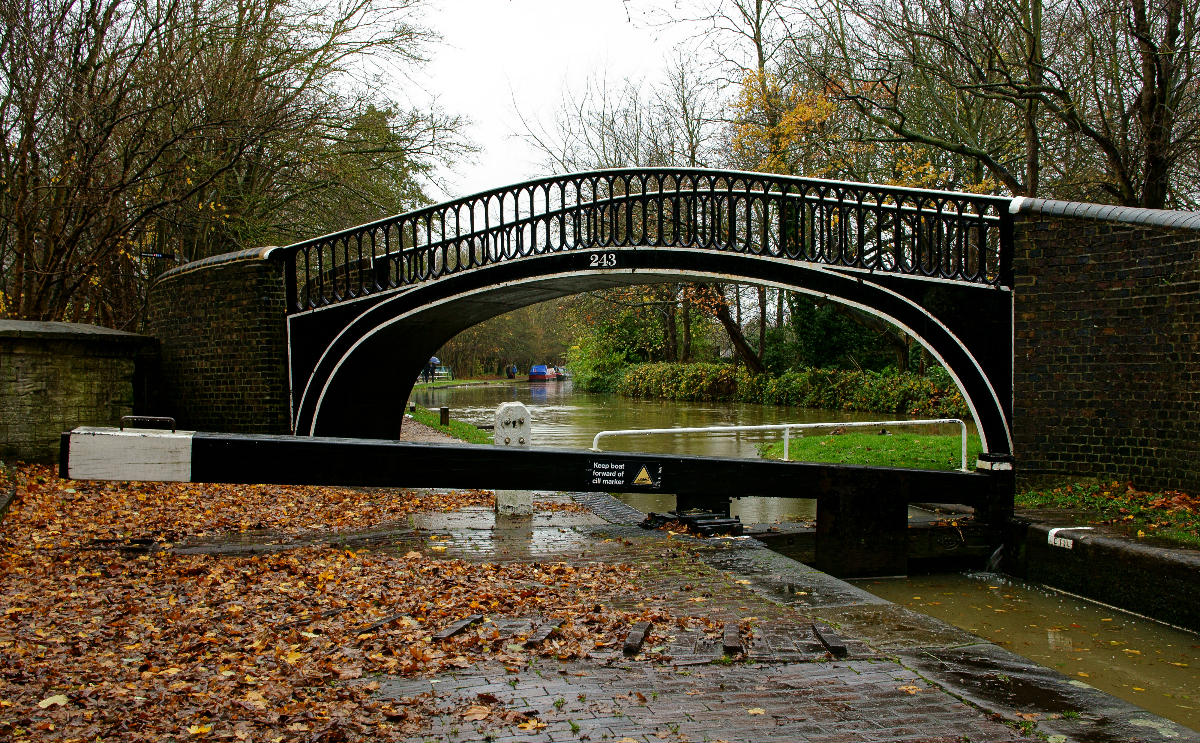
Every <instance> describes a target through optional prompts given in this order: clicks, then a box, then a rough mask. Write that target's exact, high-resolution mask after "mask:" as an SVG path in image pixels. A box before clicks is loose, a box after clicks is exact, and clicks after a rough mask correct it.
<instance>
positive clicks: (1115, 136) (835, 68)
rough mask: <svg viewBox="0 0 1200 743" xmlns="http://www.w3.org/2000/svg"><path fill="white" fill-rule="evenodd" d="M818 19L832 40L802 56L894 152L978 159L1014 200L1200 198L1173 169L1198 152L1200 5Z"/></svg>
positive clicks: (964, 2)
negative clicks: (909, 148) (895, 145)
mask: <svg viewBox="0 0 1200 743" xmlns="http://www.w3.org/2000/svg"><path fill="white" fill-rule="evenodd" d="M804 12H805V13H807V14H808V17H809V18H810V20H811V22H812V26H811V30H812V32H813V33H815V34H816V36H817V38H818V39H819V43H817V44H805V45H802V46H798V47H797V50H798V52H799V55H800V56H801V57H803V58H804V59H805V63H806V65H807V67H808V69H809V70H810V71H811V72H813V73H814V74H818V75H820V76H821V77H822V78H823V80H824V84H825V86H826V87H827V89H828V90H829V91H830V92H831V94H833V95H834V96H835V97H837V98H838V99H839V100H841V101H843V102H845V103H848V104H850V105H852V106H853V107H854V108H855V110H857V112H858V113H859V114H860V115H861V116H862V117H863V119H864V120H865V121H866V122H869V123H870V124H871V125H873V126H874V127H875V128H876V129H877V130H878V131H879V132H886V133H888V134H890V136H891V137H892V138H894V140H896V141H900V142H910V143H917V144H919V145H922V146H926V147H929V148H933V149H936V150H941V151H944V152H947V153H952V154H954V155H957V156H959V157H961V158H963V159H964V160H965V161H968V162H974V163H976V164H977V165H978V166H979V167H981V168H983V169H984V170H985V171H986V172H987V174H989V175H990V176H991V177H992V178H994V179H995V180H996V181H997V182H998V183H1000V184H1001V185H1002V186H1003V187H1004V188H1005V189H1006V190H1008V191H1009V192H1010V193H1013V194H1023V195H1042V194H1043V193H1047V194H1049V195H1054V196H1059V197H1067V198H1093V199H1104V200H1112V201H1116V202H1117V203H1121V204H1126V205H1137V206H1148V207H1156V208H1161V207H1164V206H1167V205H1168V204H1171V203H1175V204H1179V205H1185V204H1188V203H1191V200H1192V199H1193V198H1194V188H1191V187H1189V186H1187V185H1186V184H1179V183H1177V182H1176V180H1175V179H1173V177H1172V173H1173V169H1175V168H1177V166H1178V164H1179V163H1181V162H1183V161H1185V160H1191V159H1194V158H1195V155H1196V153H1197V145H1198V144H1200V143H1198V141H1197V131H1198V130H1197V127H1198V126H1200V86H1198V85H1197V78H1196V69H1195V68H1196V55H1197V54H1198V53H1200V50H1198V49H1197V47H1196V44H1197V30H1198V29H1197V25H1198V21H1197V18H1198V16H1200V1H1198V0H1158V1H1157V2H1147V0H1057V1H1053V0H1052V2H1049V3H1047V2H1043V0H1020V1H1019V2H1016V3H1009V2H1001V1H1000V0H911V1H909V0H905V1H903V2H901V0H872V1H870V2H866V3H857V2H856V3H850V2H844V1H843V0H834V2H831V3H828V4H824V5H821V6H818V7H816V8H815V9H814V8H812V7H810V6H805V8H804ZM814 50H820V51H819V53H814ZM873 136H877V137H878V136H879V135H878V134H874V135H873ZM1047 176H1052V178H1051V179H1048V178H1047ZM1048 180H1049V182H1048ZM1181 185H1182V188H1181ZM1189 194H1191V195H1189Z"/></svg>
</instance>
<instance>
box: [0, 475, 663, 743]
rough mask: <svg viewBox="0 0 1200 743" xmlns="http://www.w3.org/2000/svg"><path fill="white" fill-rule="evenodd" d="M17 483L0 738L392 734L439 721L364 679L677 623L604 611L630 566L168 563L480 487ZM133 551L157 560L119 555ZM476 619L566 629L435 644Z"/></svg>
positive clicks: (556, 649) (3, 542) (2, 573)
mask: <svg viewBox="0 0 1200 743" xmlns="http://www.w3.org/2000/svg"><path fill="white" fill-rule="evenodd" d="M13 480H14V482H15V483H16V485H17V488H18V498H17V500H16V502H15V503H14V504H13V506H12V508H11V509H10V511H9V513H8V515H7V516H6V518H5V521H4V529H3V531H0V596H2V597H3V603H4V607H3V614H2V615H0V700H3V703H2V704H0V739H3V740H13V741H20V740H33V739H37V740H45V741H54V740H62V741H65V740H71V739H76V740H78V739H84V740H99V739H114V740H115V739H120V740H134V741H139V740H147V741H149V740H165V739H179V738H181V737H188V736H191V737H197V738H200V737H205V738H221V739H235V740H282V741H291V740H301V739H303V740H314V741H318V740H319V741H369V740H388V739H398V738H405V737H408V736H410V735H411V734H413V733H414V732H415V731H418V730H420V729H421V725H422V724H423V722H424V720H425V719H426V715H428V714H433V713H437V712H438V710H437V709H436V708H435V706H434V705H433V703H432V701H431V699H430V698H427V697H414V698H407V697H406V698H405V699H404V700H401V701H395V700H392V701H387V700H382V699H379V698H377V697H375V696H374V695H373V691H374V690H376V689H378V688H379V683H378V682H376V681H370V682H366V683H364V678H369V677H370V676H371V675H375V674H399V675H415V674H432V673H437V672H440V671H443V670H447V669H452V668H462V667H466V666H469V665H471V664H473V663H477V662H480V661H481V660H482V659H484V658H497V659H499V660H500V662H502V663H504V664H505V665H506V666H508V667H510V668H513V669H524V668H528V664H529V662H530V659H531V658H532V657H533V656H535V655H545V656H549V657H556V658H563V659H570V658H583V657H587V656H588V655H589V654H590V653H592V652H593V651H594V650H595V649H596V648H597V647H611V646H614V645H615V644H617V643H618V641H619V638H620V637H621V636H622V633H623V632H624V631H625V630H627V628H628V626H629V625H630V624H631V623H632V622H633V621H637V620H639V619H642V618H653V619H654V620H655V621H656V622H660V623H664V624H665V623H667V622H677V621H682V620H680V619H676V618H672V617H670V616H668V615H667V614H666V613H665V612H663V611H662V610H650V609H641V610H639V611H638V613H637V614H634V613H631V612H620V611H615V610H613V609H610V608H606V607H605V606H604V603H605V602H606V601H607V600H608V598H609V597H611V596H613V595H627V594H629V593H630V592H632V591H634V590H635V588H634V586H633V584H632V583H631V580H632V579H633V578H634V577H636V570H634V569H633V568H631V567H630V566H627V565H616V564H596V565H574V566H572V565H565V564H553V563H540V564H526V563H518V562H512V563H502V564H497V563H469V562H465V561H462V560H447V559H441V558H440V557H438V556H437V555H426V554H422V553H420V552H417V551H416V550H411V551H407V552H406V553H404V554H401V553H399V552H387V551H384V550H379V551H358V552H355V551H351V550H346V549H342V548H338V547H334V546H330V545H327V544H324V543H322V542H321V541H320V539H316V540H314V543H313V544H310V545H308V546H299V547H295V548H292V549H287V550H275V551H264V552H259V553H257V554H245V553H242V554H233V555H217V554H198V553H188V554H185V553H180V552H176V551H172V550H169V549H162V548H164V547H166V546H167V545H169V544H172V543H174V544H178V543H183V542H187V541H188V540H191V539H195V538H208V539H217V538H220V539H225V538H227V536H226V535H228V534H237V533H240V532H246V531H251V530H259V529H268V530H271V533H272V534H286V535H296V534H302V535H303V534H317V536H318V537H320V533H321V532H322V531H328V532H336V531H338V530H343V529H358V528H365V527H368V526H378V524H380V523H384V522H391V521H396V520H405V523H406V524H407V521H406V517H407V515H408V514H411V513H415V512H418V511H422V510H442V509H457V508H461V507H465V506H470V505H481V504H485V503H490V495H488V494H484V493H480V492H478V491H468V492H464V493H449V494H426V493H421V494H417V493H412V492H408V491H403V490H372V491H365V490H348V489H340V488H327V489H323V488H300V487H280V486H259V485H224V486H220V485H181V484H177V483H86V482H71V483H68V482H64V481H60V480H58V479H57V478H55V477H54V476H53V473H52V471H51V470H49V468H45V467H38V466H22V467H20V468H18V469H17V470H15V474H14V475H13ZM105 540H108V541H105ZM129 546H137V547H139V548H140V547H146V546H151V547H155V549H139V550H129V549H125V550H123V551H122V550H118V549H114V547H129ZM475 613H479V614H484V615H486V617H510V618H511V617H536V618H537V621H538V622H548V621H551V620H555V621H559V622H561V624H560V625H559V626H558V627H557V629H556V631H555V634H554V636H553V637H552V638H549V639H547V640H546V641H545V642H543V643H541V644H540V645H538V646H537V647H536V648H530V649H527V648H525V647H524V646H523V644H522V643H521V642H520V640H521V639H523V638H514V637H511V636H504V635H502V634H501V633H500V632H498V631H497V630H496V629H495V625H493V624H489V623H488V622H487V621H486V620H485V621H484V622H483V623H480V624H478V625H475V626H473V627H471V628H470V629H469V630H468V631H465V632H463V633H462V634H460V635H457V636H455V637H452V638H449V639H447V640H445V641H442V642H431V638H432V637H433V635H434V634H435V633H436V632H438V631H439V630H440V629H442V628H444V627H446V626H447V625H449V624H451V623H453V622H454V621H456V620H459V619H462V618H463V617H466V616H468V615H471V614H475ZM364 628H367V629H368V630H369V631H364ZM483 709H487V710H489V712H488V715H487V717H486V719H488V720H490V721H492V722H494V723H496V724H511V725H517V726H522V729H523V730H536V729H539V728H540V727H543V726H544V723H540V722H538V721H537V720H536V719H535V718H532V717H529V716H528V715H525V714H524V713H519V712H515V711H512V710H503V709H502V707H501V706H499V700H496V699H494V698H491V699H485V698H483V697H481V698H480V699H479V700H478V701H477V702H475V703H473V705H472V707H470V708H468V709H467V711H466V712H465V713H464V715H466V714H470V715H472V720H471V721H473V722H475V721H478V722H482V721H483V720H484V719H485V718H483V717H480V718H479V719H478V720H476V719H473V718H474V717H475V716H478V715H479V714H481V712H482V710H483ZM198 711H200V712H202V714H203V719H199V720H197V719H196V718H197V713H198ZM185 734H186V735H185Z"/></svg>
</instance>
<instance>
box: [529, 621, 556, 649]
mask: <svg viewBox="0 0 1200 743" xmlns="http://www.w3.org/2000/svg"><path fill="white" fill-rule="evenodd" d="M561 626H562V620H561V619H555V620H553V621H550V622H546V623H545V624H543V625H542V626H540V627H538V628H537V631H536V632H534V633H533V634H532V635H530V636H529V639H527V640H526V641H525V647H527V648H536V647H538V646H539V645H541V644H542V643H543V642H545V641H546V640H548V639H550V635H552V634H554V632H555V631H556V630H558V628H559V627H561Z"/></svg>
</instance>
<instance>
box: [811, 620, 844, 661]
mask: <svg viewBox="0 0 1200 743" xmlns="http://www.w3.org/2000/svg"><path fill="white" fill-rule="evenodd" d="M812 628H813V634H815V635H816V636H817V639H818V640H820V641H821V644H822V645H824V646H825V649H826V650H828V651H829V654H830V655H832V656H833V657H835V658H845V657H846V656H847V655H848V654H849V653H850V650H849V648H847V647H846V641H845V640H843V639H842V638H841V636H840V635H838V633H837V632H835V631H834V630H833V627H830V626H829V625H827V624H822V623H821V622H813V626H812Z"/></svg>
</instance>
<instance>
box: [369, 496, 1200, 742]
mask: <svg viewBox="0 0 1200 743" xmlns="http://www.w3.org/2000/svg"><path fill="white" fill-rule="evenodd" d="M571 497H572V498H573V500H574V502H575V503H578V504H582V505H584V506H586V507H587V508H588V510H589V513H580V512H577V511H573V510H569V509H566V508H564V507H562V506H556V507H550V508H546V507H543V509H542V510H540V511H539V513H538V514H536V515H535V517H534V518H533V519H531V520H528V521H524V522H521V521H512V520H504V519H498V518H497V517H496V516H494V515H493V514H492V512H491V511H490V509H487V508H483V507H471V508H466V509H463V510H461V511H459V512H456V513H454V514H448V515H432V516H429V517H428V518H424V519H418V520H417V521H416V522H415V526H416V527H417V529H418V532H417V533H415V534H413V535H411V536H409V537H407V538H405V539H403V540H401V541H398V542H396V543H395V544H394V545H391V546H390V547H389V549H396V550H436V553H437V554H438V555H439V556H442V557H445V558H447V559H451V558H453V559H460V560H467V561H487V562H504V561H525V560H536V561H538V562H540V563H543V564H553V563H556V562H559V561H562V562H563V563H565V564H568V565H571V566H572V567H573V568H580V567H582V566H584V565H587V564H589V563H598V562H599V563H607V564H612V563H619V564H626V565H629V566H630V571H631V575H633V576H634V585H635V586H636V588H635V589H634V590H632V591H629V592H628V593H626V594H623V595H613V596H611V597H610V599H609V601H611V603H612V604H613V605H614V606H615V607H616V608H635V607H636V608H639V609H640V610H643V611H645V610H650V611H660V612H662V613H663V620H662V621H661V622H655V623H654V624H653V625H652V626H650V627H649V631H648V632H647V633H646V636H645V642H644V643H643V644H641V645H640V646H638V648H637V649H636V650H634V651H633V652H626V651H625V649H624V645H628V644H629V637H630V636H632V635H633V634H635V633H636V632H637V631H638V628H636V627H635V628H629V634H628V635H626V640H625V643H624V644H622V643H618V644H616V645H614V646H612V647H597V648H595V649H594V650H593V652H591V653H589V655H588V657H586V658H580V657H569V654H568V655H565V656H564V657H562V658H558V659H545V658H542V659H539V660H538V661H537V662H536V663H530V664H520V663H514V662H512V661H511V659H510V660H508V661H506V660H504V659H502V658H498V659H497V660H496V661H488V662H483V663H478V664H471V665H469V666H467V667H464V668H460V669H455V670H453V671H452V672H448V673H443V674H440V675H437V676H434V677H431V678H423V679H399V678H393V679H388V680H386V681H384V682H382V683H381V686H380V688H379V690H378V693H379V694H381V695H384V696H385V697H386V698H390V699H394V700H396V701H397V702H400V701H403V700H406V699H408V700H412V699H417V698H421V699H424V700H425V701H426V709H427V710H433V711H434V714H433V716H432V717H431V722H430V724H429V726H428V728H427V729H426V730H424V731H422V734H421V735H420V736H414V737H412V738H410V740H412V741H413V742H414V743H415V742H416V741H427V740H446V741H449V740H460V739H461V740H466V739H480V738H484V739H488V740H494V741H514V742H515V741H559V740H582V739H585V737H586V739H590V740H605V739H607V740H633V741H661V740H672V741H701V740H709V741H716V740H725V741H747V742H750V741H754V742H755V743H758V742H760V741H831V742H832V741H837V742H839V743H850V742H853V741H864V742H865V741H871V742H881V741H902V740H904V741H945V742H946V743H949V742H950V741H956V742H957V741H964V740H972V741H980V740H983V741H991V742H993V743H998V742H1001V741H1033V740H1051V741H1055V743H1067V742H1068V741H1080V742H1084V741H1124V742H1128V743H1133V742H1136V741H1144V742H1146V743H1150V742H1151V741H1153V742H1158V741H1192V740H1197V739H1198V738H1200V733H1197V732H1196V731H1194V730H1190V729H1188V728H1186V727H1184V726H1181V725H1179V724H1178V723H1175V722H1171V721H1169V720H1166V719H1164V718H1162V717H1159V716H1156V715H1153V714H1150V713H1148V712H1146V711H1145V710H1143V709H1141V708H1139V707H1137V706H1135V705H1133V704H1130V703H1128V702H1125V701H1122V700H1120V699H1117V698H1115V697H1113V696H1111V695H1109V694H1106V693H1103V692H1101V691H1099V690H1097V689H1095V688H1094V687H1092V686H1090V685H1089V684H1087V683H1086V682H1085V681H1084V680H1083V679H1081V678H1079V677H1075V678H1071V677H1068V676H1066V675H1064V674H1061V673H1058V672H1056V671H1053V670H1050V669H1048V668H1044V667H1042V666H1039V665H1037V664H1035V663H1032V662H1030V661H1028V660H1027V659H1025V658H1022V657H1020V656H1019V655H1017V654H1015V653H1012V652H1010V651H1009V650H1006V649H1004V648H1002V647H999V646H997V645H995V644H993V643H990V642H987V641H984V640H982V639H981V638H979V637H977V636H974V635H972V634H970V633H967V632H965V631H963V630H960V629H957V628H955V627H952V626H950V625H948V624H946V623H944V622H941V621H940V620H937V619H934V618H932V617H929V616H926V615H923V614H920V613H918V612H915V611H912V610H910V609H908V608H905V607H902V606H899V605H897V604H895V603H892V602H889V601H887V600H884V599H882V598H879V597H878V596H875V595H873V594H871V593H870V592H868V591H866V590H863V589H862V588H860V587H857V586H854V585H851V584H849V583H846V582H844V581H841V580H838V579H835V578H832V577H831V576H828V575H826V574H824V573H821V572H820V571H817V570H814V569H813V568H810V567H808V566H806V565H804V564H803V563H799V562H796V561H794V560H792V559H790V558H787V557H785V556H783V555H780V554H778V553H777V552H774V551H772V550H770V549H768V548H766V547H765V546H764V545H763V544H762V543H760V542H758V541H757V540H753V539H749V538H742V539H736V538H732V539H731V538H726V539H696V538H692V537H689V536H686V535H682V534H675V533H670V532H666V531H662V530H647V529H642V528H639V527H638V526H636V525H635V524H636V523H637V522H638V521H639V520H640V518H641V516H642V514H641V513H640V512H638V511H636V509H632V508H630V507H629V506H628V505H626V504H624V503H621V502H619V501H617V500H616V499H614V498H611V497H610V496H607V495H604V494H575V495H573V496H571ZM537 498H538V500H539V501H540V502H542V503H543V504H546V503H552V502H554V501H556V500H559V501H561V500H564V499H565V498H566V496H562V495H552V494H537ZM597 516H598V517H600V518H597ZM601 519H602V520H601ZM683 615H688V616H691V617H693V618H694V619H695V620H697V621H695V622H692V623H689V624H686V625H685V624H682V623H676V622H674V621H672V620H671V619H668V617H672V616H673V617H680V616H683ZM573 621H587V617H575V618H573ZM535 623H536V622H535ZM509 624H512V626H509ZM509 624H506V623H505V622H504V621H500V620H499V618H497V620H496V621H494V622H492V623H491V625H490V627H491V629H490V630H483V631H495V632H500V633H501V634H504V633H509V634H511V635H512V638H513V639H512V642H514V643H516V642H521V638H522V637H523V636H524V635H523V634H522V633H523V632H526V633H527V632H528V631H529V629H530V625H529V624H528V623H526V624H524V625H520V623H519V622H518V623H509ZM463 642H464V643H466V642H469V640H464V641H463ZM444 649H445V651H446V652H453V646H452V645H450V646H447V647H446V648H444ZM481 708H485V709H481ZM471 709H474V710H475V712H474V713H472V712H464V710H471ZM498 709H503V710H508V711H511V712H515V713H519V715H521V716H522V717H520V719H523V720H525V721H526V724H525V726H524V727H521V728H515V726H511V725H509V726H505V725H503V724H500V725H498V724H496V723H495V718H496V714H495V711H496V710H498ZM472 715H477V716H479V717H480V719H478V720H472V719H471V718H472ZM501 717H503V715H501ZM514 719H517V718H515V717H514ZM529 721H533V723H532V724H528V723H529Z"/></svg>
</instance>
